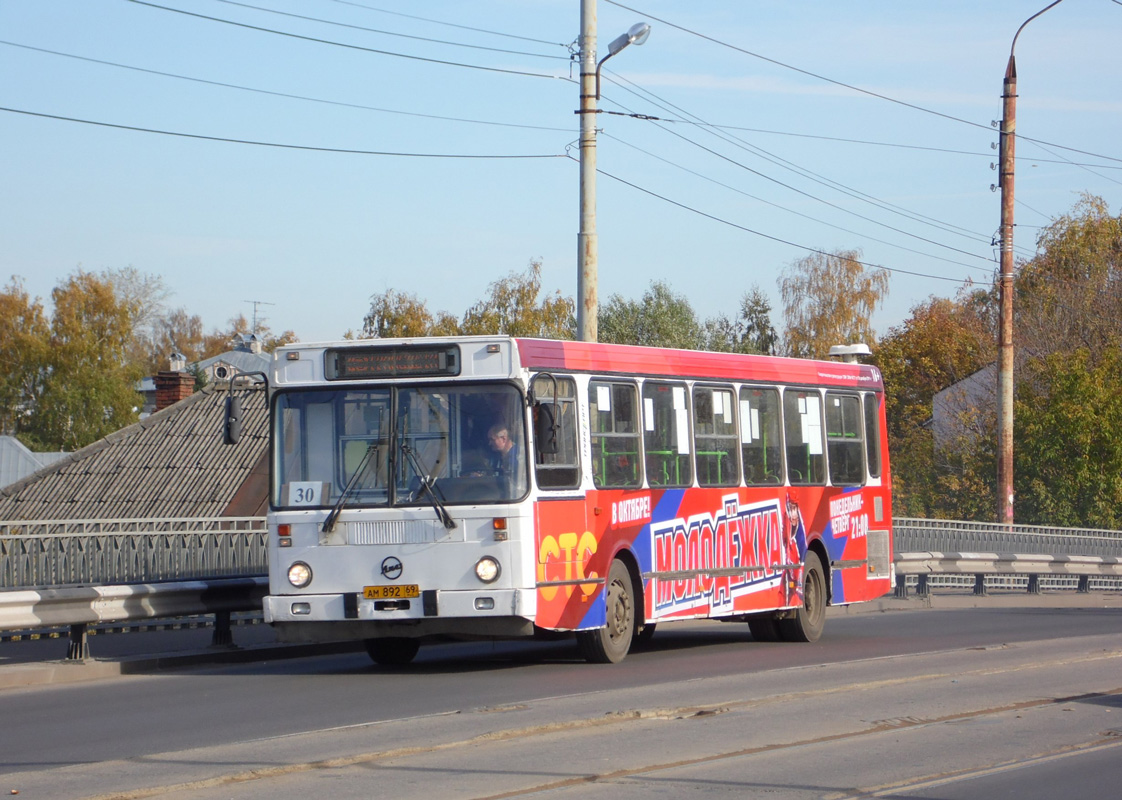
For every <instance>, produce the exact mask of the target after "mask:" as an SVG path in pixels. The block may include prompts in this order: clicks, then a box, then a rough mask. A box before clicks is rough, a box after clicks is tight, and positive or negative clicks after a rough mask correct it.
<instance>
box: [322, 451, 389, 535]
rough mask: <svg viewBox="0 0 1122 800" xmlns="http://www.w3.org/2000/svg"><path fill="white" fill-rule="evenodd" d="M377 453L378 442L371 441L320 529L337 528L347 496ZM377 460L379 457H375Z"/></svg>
mask: <svg viewBox="0 0 1122 800" xmlns="http://www.w3.org/2000/svg"><path fill="white" fill-rule="evenodd" d="M377 455H378V444H377V442H371V443H370V445H369V446H368V447H367V448H366V452H365V453H363V454H362V460H361V461H359V462H358V466H357V467H356V468H355V471H354V473H353V474H352V475H351V479H350V480H349V481H347V485H346V486H345V487H343V491H342V492H341V493H340V494H339V499H338V500H336V501H335V505H333V506H332V507H331V511H329V512H328V513H327V519H325V520H324V521H323V527H322V528H321V529H320V530H322V531H323V532H324V533H331V532H332V531H333V530H335V521H336V520H338V519H339V514H340V512H341V511H342V510H343V506H344V504H345V503H346V502H347V498H348V497H349V496H350V494H351V491H352V490H353V489H354V488H355V486H356V485H357V484H358V479H359V478H361V477H362V476H363V475H364V474H366V468H367V467H368V466H370V457H371V456H377ZM375 460H377V459H376V458H375ZM376 478H377V475H375V479H376Z"/></svg>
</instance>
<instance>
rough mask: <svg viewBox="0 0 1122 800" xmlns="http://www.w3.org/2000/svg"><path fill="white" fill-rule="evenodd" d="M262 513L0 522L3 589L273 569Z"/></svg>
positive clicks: (263, 572) (235, 574) (243, 574)
mask: <svg viewBox="0 0 1122 800" xmlns="http://www.w3.org/2000/svg"><path fill="white" fill-rule="evenodd" d="M267 541H268V538H267V529H266V525H265V518H264V517H209V518H197V519H180V518H176V519H152V520H138V519H124V520H110V521H106V520H53V521H42V522H3V521H0V590H7V589H31V588H39V587H60V586H82V585H85V586H90V585H102V586H104V585H123V584H134V583H151V582H154V581H173V580H174V581H183V580H195V579H198V580H206V579H211V578H231V577H254V576H261V575H266V574H268V571H269V567H268V561H267V546H266V545H267Z"/></svg>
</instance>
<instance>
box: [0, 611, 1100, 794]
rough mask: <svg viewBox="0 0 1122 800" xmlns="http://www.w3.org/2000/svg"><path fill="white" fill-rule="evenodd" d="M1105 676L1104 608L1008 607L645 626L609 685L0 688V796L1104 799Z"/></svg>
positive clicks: (154, 683) (447, 668)
mask: <svg viewBox="0 0 1122 800" xmlns="http://www.w3.org/2000/svg"><path fill="white" fill-rule="evenodd" d="M1120 666H1122V609H1119V608H1117V607H1114V608H1083V607H1060V608H1055V607H1028V608H963V609H948V610H927V611H894V612H889V613H879V614H878V613H871V614H870V613H866V614H850V615H841V616H832V617H831V618H830V620H829V621H828V624H827V629H826V633H825V635H824V636H823V639H822V640H821V641H820V642H818V643H817V644H814V645H805V644H804V645H800V644H787V643H768V644H764V643H756V642H752V641H751V637H750V635H749V634H748V632H747V627H746V626H744V625H738V624H728V625H722V624H719V623H696V624H692V623H691V624H684V625H678V626H666V627H665V628H660V629H659V631H658V633H657V634H656V635H655V638H654V640H653V641H652V643H651V646H650V647H648V648H647V649H646V650H644V651H642V652H637V653H633V654H632V655H630V656H629V657H628V658H627V660H626V661H624V662H623V663H622V664H620V665H614V666H601V665H595V666H594V665H589V664H585V663H584V662H582V661H580V660H579V658H578V657H577V655H576V652H575V648H574V646H573V644H572V643H571V642H529V643H502V644H494V645H492V644H457V645H441V646H437V647H432V648H427V649H423V650H422V653H421V655H420V656H419V657H418V660H417V662H416V663H415V664H414V665H413V666H411V667H410V668H408V669H402V670H384V669H379V668H375V667H373V666H372V665H371V664H370V663H369V661H368V660H367V658H366V656H365V655H364V654H360V653H345V654H337V655H331V656H323V657H317V658H299V659H291V658H288V659H275V660H267V661H253V662H249V663H244V664H231V665H213V666H206V667H194V668H191V669H181V670H171V671H161V672H158V673H156V674H151V675H134V676H127V677H117V678H113V679H108V680H98V681H92V682H86V683H81V684H73V685H47V686H40V687H33V688H21V689H8V690H4V691H0V719H3V720H4V721H5V724H4V726H3V727H2V728H0V731H2V732H0V740H2V745H0V775H2V776H3V777H2V778H0V793H2V792H6V791H11V790H15V791H19V792H20V795H21V796H24V797H36V798H38V797H67V798H74V797H94V796H113V797H147V796H156V795H158V796H171V797H183V798H192V800H197V799H198V798H211V797H215V798H217V797H234V798H241V797H257V796H262V795H265V794H268V795H269V796H270V797H274V798H285V797H297V796H299V797H307V796H308V795H316V796H330V797H333V798H334V797H350V796H354V797H369V796H371V795H372V794H377V795H378V796H388V797H394V798H409V797H425V798H428V799H430V800H431V798H444V797H464V798H490V797H495V798H497V797H520V796H522V795H524V794H530V793H536V792H542V791H544V792H546V793H547V794H548V796H550V797H558V798H570V797H572V798H576V797H578V796H579V797H581V798H598V797H608V796H609V795H610V796H611V797H612V800H624V798H629V797H640V796H642V797H644V798H648V797H661V796H665V797H708V796H739V797H743V796H750V795H752V794H761V795H764V794H766V796H768V797H799V798H802V797H837V798H842V797H859V796H860V797H867V796H886V797H915V798H959V797H989V796H997V797H1000V796H1005V795H1004V794H1003V793H1004V792H1005V791H1006V790H1007V789H1012V788H1016V789H1017V793H1016V794H1015V795H1008V796H1017V797H1021V798H1024V797H1037V796H1039V797H1044V796H1046V795H1045V794H1044V793H1043V792H1044V791H1045V787H1047V788H1049V789H1050V790H1051V791H1053V794H1050V795H1047V796H1049V797H1056V796H1064V797H1090V796H1114V794H1116V791H1115V789H1114V788H1113V787H1116V786H1117V785H1120V782H1122V749H1120V747H1122V669H1119V667H1120ZM1092 790H1095V791H1092ZM877 792H881V794H877ZM1034 792H1036V793H1035V794H1034Z"/></svg>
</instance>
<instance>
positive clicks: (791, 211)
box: [601, 133, 979, 269]
mask: <svg viewBox="0 0 1122 800" xmlns="http://www.w3.org/2000/svg"><path fill="white" fill-rule="evenodd" d="M601 135H602V136H605V137H607V138H609V139H613V140H615V141H617V142H619V143H620V144H622V145H625V146H627V147H630V148H632V149H633V150H638V151H639V152H640V153H643V154H644V155H646V156H649V157H650V158H653V159H656V160H658V161H661V162H663V163H664V164H669V165H670V166H672V167H676V168H678V169H680V170H682V171H683V172H688V173H689V174H690V175H694V176H696V177H698V178H701V179H702V180H704V181H708V182H709V183H713V184H716V185H717V186H720V187H722V188H725V189H728V190H729V191H732V192H736V193H737V194H740V195H743V196H744V197H748V198H751V199H752V200H755V201H757V202H759V203H763V204H764V205H768V206H771V207H772V208H777V209H779V210H780V211H786V212H787V213H788V214H794V215H795V216H797V217H802V218H803V219H808V220H810V221H811V222H816V223H818V224H819V225H825V226H826V227H828V228H833V229H835V230H839V231H842V232H844V233H850V234H853V235H854V236H860V237H862V238H864V239H869V240H871V241H874V242H877V243H878V244H883V245H887V246H888V247H895V248H897V249H899V250H903V251H905V252H908V253H914V254H915V255H921V256H925V257H926V258H933V259H935V260H937V261H945V262H946V263H948V264H955V265H957V266H960V267H966V268H967V269H979V268H978V267H975V266H974V265H972V264H966V263H964V262H962V261H954V260H953V259H949V258H944V257H943V256H937V255H933V254H931V253H924V252H922V251H920V250H915V249H913V248H911V247H905V246H904V245H900V244H896V243H894V242H889V241H887V240H885V239H878V238H877V237H875V236H869V235H868V234H865V233H859V232H857V231H855V230H851V229H849V228H844V227H842V226H841V225H835V224H833V223H832V222H826V221H825V220H822V219H818V218H817V217H812V216H810V215H809V214H804V213H802V212H801V211H796V210H795V209H793V208H787V207H786V206H782V205H780V204H779V203H774V202H772V201H770V200H765V199H763V198H762V197H757V196H756V195H754V194H749V193H748V192H745V191H744V190H742V189H737V188H736V187H735V186H731V185H729V184H727V183H723V182H721V181H719V180H717V179H716V178H710V177H709V176H707V175H703V174H701V173H700V172H697V171H695V170H692V169H690V168H689V167H684V166H682V165H681V164H678V163H676V162H674V161H671V160H670V159H667V158H663V157H662V156H659V155H656V154H655V153H652V152H650V151H648V150H644V149H643V148H641V147H638V146H636V145H634V144H631V143H630V142H626V141H624V140H623V139H620V138H619V137H618V136H613V135H612V134H610V133H601Z"/></svg>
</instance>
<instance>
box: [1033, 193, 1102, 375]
mask: <svg viewBox="0 0 1122 800" xmlns="http://www.w3.org/2000/svg"><path fill="white" fill-rule="evenodd" d="M1036 245H1037V255H1036V256H1035V257H1034V258H1033V259H1031V260H1030V261H1028V262H1025V263H1023V264H1021V265H1020V271H1019V273H1018V275H1017V280H1016V284H1015V286H1016V300H1015V303H1014V324H1015V336H1014V342H1015V344H1016V348H1017V349H1016V352H1017V354H1018V356H1019V357H1022V358H1024V357H1029V356H1032V357H1037V358H1040V357H1045V356H1048V355H1050V354H1052V353H1059V352H1072V351H1074V350H1077V349H1079V348H1086V349H1087V350H1088V351H1089V353H1090V354H1091V359H1092V363H1094V362H1095V358H1096V356H1097V354H1099V353H1102V352H1105V351H1106V350H1107V349H1108V348H1109V347H1111V346H1113V345H1114V344H1117V343H1118V341H1119V336H1120V331H1119V327H1118V322H1119V320H1122V215H1119V216H1112V215H1111V213H1110V209H1109V208H1108V207H1107V204H1106V202H1105V201H1104V200H1103V199H1102V198H1101V197H1095V196H1093V195H1089V194H1084V195H1083V196H1082V197H1081V198H1080V200H1079V201H1078V202H1077V203H1076V204H1075V206H1074V208H1073V209H1072V211H1071V213H1069V214H1065V215H1063V216H1060V217H1058V218H1056V219H1055V220H1053V222H1052V224H1051V225H1049V226H1048V227H1046V228H1044V229H1043V230H1041V232H1040V234H1039V236H1038V237H1037V242H1036Z"/></svg>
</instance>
